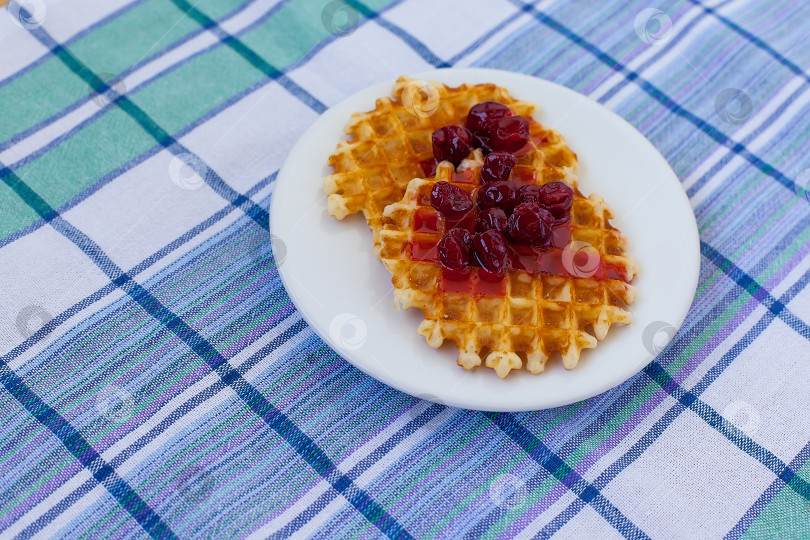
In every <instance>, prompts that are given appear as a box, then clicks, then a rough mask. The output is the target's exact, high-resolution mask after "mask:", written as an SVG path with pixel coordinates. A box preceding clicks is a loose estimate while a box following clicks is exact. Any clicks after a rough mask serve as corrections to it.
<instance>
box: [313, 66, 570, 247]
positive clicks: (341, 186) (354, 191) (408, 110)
mask: <svg viewBox="0 0 810 540" xmlns="http://www.w3.org/2000/svg"><path fill="white" fill-rule="evenodd" d="M392 96H393V99H390V98H387V97H384V98H380V99H378V100H377V103H376V108H375V109H374V110H373V111H370V112H363V113H355V114H353V115H352V117H351V120H350V121H349V123H348V125H347V126H346V133H347V135H348V140H346V141H341V142H340V143H339V144H338V145H337V148H336V149H335V153H334V154H332V155H331V156H330V157H329V165H331V166H332V167H333V168H334V173H333V174H331V175H329V176H327V177H326V178H325V179H324V183H323V187H324V191H325V192H326V194H327V195H328V196H329V199H328V209H329V214H330V215H333V216H335V217H336V218H338V219H343V218H345V217H346V216H348V215H350V214H354V213H356V212H362V213H363V215H365V217H366V221H367V222H368V224H369V226H370V227H371V230H372V234H373V237H374V252H375V253H376V254H377V255H378V256H379V247H380V246H379V234H380V230H381V229H382V213H383V209H384V208H385V207H386V206H387V205H389V204H391V203H394V202H397V201H399V200H400V199H401V198H402V195H403V194H404V193H405V188H406V187H407V185H408V182H410V181H411V180H412V179H413V178H421V177H423V176H427V175H428V171H427V169H423V167H422V164H423V163H425V164H426V165H425V166H426V167H427V163H428V162H430V163H432V160H433V146H432V141H431V135H432V134H433V132H434V131H435V130H436V129H438V128H440V127H442V126H445V125H449V124H463V122H464V120H465V119H466V116H467V112H468V111H469V110H470V107H472V106H473V105H475V104H477V103H480V102H482V101H498V102H500V103H503V104H504V105H507V106H509V107H510V108H512V110H513V111H515V113H516V114H519V115H522V116H525V117H526V118H531V113H532V112H533V111H534V109H535V106H534V104H532V103H529V102H526V101H518V100H515V99H514V98H512V96H510V95H509V92H508V91H507V90H506V89H504V88H501V87H498V86H495V85H494V84H477V85H474V86H468V85H461V86H459V87H457V88H449V87H447V86H445V85H443V84H441V83H436V82H431V83H424V82H421V81H417V80H414V79H411V78H410V77H405V76H403V77H400V78H399V79H398V80H397V82H396V84H395V85H394V88H393V91H392ZM577 166H578V163H577V158H576V155H575V154H574V153H573V152H571V150H570V149H569V148H568V147H567V146H566V144H565V141H564V139H563V138H562V136H561V135H560V134H559V133H557V132H556V131H553V130H550V129H546V128H544V127H543V126H541V125H540V124H538V123H536V122H532V125H531V139H530V144H529V145H528V147H527V148H526V149H525V151H524V152H522V153H521V154H520V155H519V156H518V166H517V167H516V169H515V174H525V175H532V174H536V175H537V176H538V177H540V178H542V179H543V180H544V181H546V182H548V181H551V180H565V181H567V182H568V183H569V184H571V185H572V186H576V176H575V175H576V170H577ZM541 183H542V182H541Z"/></svg>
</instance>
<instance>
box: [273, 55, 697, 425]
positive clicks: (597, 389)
mask: <svg viewBox="0 0 810 540" xmlns="http://www.w3.org/2000/svg"><path fill="white" fill-rule="evenodd" d="M466 73H469V74H470V75H472V76H473V78H477V79H483V78H487V79H490V82H493V83H494V84H497V85H499V86H507V85H506V84H501V83H500V82H498V80H497V79H498V77H504V76H506V77H507V78H513V77H514V78H522V79H527V83H531V84H536V83H537V82H540V83H542V84H547V85H551V86H553V87H556V91H561V92H563V93H569V94H572V95H574V96H577V97H578V98H580V99H585V100H588V101H590V102H591V104H592V105H596V106H598V107H599V108H600V109H602V111H603V112H605V113H608V116H610V117H612V121H614V122H620V123H622V124H624V125H625V127H629V128H630V129H631V130H633V131H635V132H636V133H637V134H638V135H639V137H640V140H642V141H644V143H645V144H646V145H647V146H648V150H650V151H652V152H654V153H655V154H656V156H657V157H658V158H659V159H660V161H661V163H663V164H665V165H666V167H667V168H668V169H669V172H671V175H672V178H673V179H674V180H676V181H677V183H678V187H679V190H678V193H679V197H680V199H681V201H680V202H681V203H683V204H685V205H686V206H687V207H689V209H690V212H689V213H690V215H691V219H690V220H689V231H684V232H683V235H684V236H688V237H689V243H690V244H693V245H694V247H695V248H696V250H695V251H696V253H695V255H696V256H695V261H696V264H695V265H694V268H693V269H692V275H691V276H690V278H691V279H689V281H690V283H689V289H688V290H689V291H691V294H690V295H689V300H688V302H686V301H683V302H682V304H681V308H680V309H679V310H678V313H679V315H678V317H677V321H676V322H673V323H672V324H671V326H673V327H674V328H675V329H676V330H680V328H682V327H683V324H684V321H685V320H686V317H687V315H688V313H689V310H690V309H691V306H692V304H693V302H694V300H695V293H696V292H697V287H698V284H699V278H700V234H699V229H698V225H697V220H696V217H695V214H694V210H693V209H692V207H691V203H690V202H689V198H688V196H687V194H686V192H685V190H684V189H683V184H682V183H681V182H680V180H679V177H678V175H677V174H676V173H675V171H674V170H673V169H672V166H671V165H670V164H669V162H668V161H667V160H666V158H665V157H664V156H663V155H662V154H661V152H660V151H659V150H658V148H656V147H655V145H653V144H652V142H651V141H650V140H649V139H647V137H646V136H645V135H644V134H643V133H642V132H641V131H639V130H638V129H637V128H636V127H635V126H633V125H632V124H631V123H630V122H628V121H627V120H625V119H624V118H623V117H621V116H620V115H618V114H617V113H616V112H614V111H612V110H611V109H609V108H607V107H606V106H604V105H602V104H601V103H599V102H598V101H595V100H593V99H591V98H590V97H589V96H586V95H584V94H581V93H579V92H577V91H576V90H573V89H571V88H568V87H566V86H564V85H561V84H559V83H556V82H553V81H550V80H547V79H542V78H540V77H535V76H532V75H527V74H524V73H519V72H513V71H507V70H499V69H492V68H478V67H465V68H452V67H451V68H440V69H432V70H427V71H421V72H416V73H408V74H407V75H409V76H410V77H413V78H415V79H420V80H427V81H433V80H436V81H438V82H442V78H443V77H444V76H450V77H452V76H454V75H458V76H459V77H464V75H465V74H466ZM395 82H396V79H395V78H391V79H387V80H384V81H380V82H377V83H374V84H371V85H369V86H366V87H364V88H361V89H359V90H357V91H356V92H353V93H352V94H350V95H348V96H347V97H345V98H343V99H342V100H340V101H339V102H337V103H335V104H334V105H332V106H330V107H329V108H328V109H327V110H326V111H324V112H323V113H322V114H320V115H319V116H318V117H317V118H316V119H315V121H314V122H313V123H312V124H311V125H310V126H309V127H307V129H306V130H304V132H303V133H302V134H301V135H300V136H299V138H298V139H297V140H296V142H295V144H294V145H293V146H292V147H291V148H290V150H289V152H288V153H287V156H286V157H285V160H284V163H283V165H282V166H281V168H280V169H279V171H278V175H277V178H276V182H275V184H276V185H275V187H274V189H273V193H272V196H271V201H270V214H269V223H268V225H269V232H270V233H271V235H272V234H273V231H275V230H278V226H277V220H278V219H279V218H278V217H277V216H278V215H279V212H277V211H276V208H277V205H280V204H282V203H280V202H279V201H280V200H281V199H280V198H278V197H276V193H277V192H278V188H279V186H283V185H286V184H284V181H285V180H284V179H285V178H286V177H287V176H288V175H289V168H290V167H291V160H290V157H291V156H293V155H294V154H295V153H296V150H297V149H298V148H299V146H301V145H302V144H303V143H304V142H306V141H307V140H308V139H309V137H310V136H311V135H312V134H313V133H317V132H318V131H319V128H321V126H322V125H323V124H326V123H327V122H328V121H329V119H330V117H331V115H333V114H335V112H334V111H335V110H337V111H338V112H340V109H342V108H345V106H346V104H347V103H350V102H353V101H355V100H357V99H358V97H359V96H360V95H362V94H366V93H370V92H371V91H372V90H373V89H377V88H380V89H381V90H380V92H379V93H378V94H377V97H378V98H379V97H384V96H387V95H389V93H390V88H392V87H393V85H394V83H395ZM446 84H455V83H446ZM472 84H476V83H472ZM352 112H356V111H352ZM349 114H351V113H349ZM346 122H348V116H347V117H346ZM337 142H338V141H335V144H337ZM285 173H286V174H285ZM319 180H322V178H319ZM687 233H688V234H687ZM271 249H272V250H273V256H274V258H275V257H276V256H277V255H279V254H278V253H277V249H279V248H277V245H276V243H274V242H271ZM375 260H376V258H375ZM276 269H277V271H278V274H279V277H280V279H281V282H282V284H283V286H284V289H285V292H286V293H287V295H288V296H289V298H290V300H291V302H292V303H293V305H294V306H295V308H296V310H297V311H298V312H299V313H300V315H301V316H302V318H303V319H304V320H305V321H306V322H307V324H308V326H309V327H310V328H311V329H312V331H313V332H314V333H315V334H316V335H318V337H320V338H321V339H322V340H323V341H324V342H325V343H326V344H327V345H328V346H329V347H330V348H331V349H332V350H333V351H335V352H336V353H337V354H338V356H340V357H341V358H342V359H344V360H346V361H347V362H349V363H350V364H351V365H353V366H354V367H356V368H357V369H358V370H360V371H361V372H363V373H364V374H366V375H368V376H369V377H371V378H373V379H375V380H376V381H379V382H381V383H382V384H385V385H386V386H389V387H391V388H394V389H396V390H398V391H400V392H403V393H406V394H408V395H411V396H414V397H419V398H421V399H426V400H429V401H434V402H436V403H440V404H442V405H446V406H451V407H458V408H465V409H469V410H480V411H491V412H521V411H536V410H544V409H549V408H554V407H559V406H564V405H569V404H572V403H577V402H580V401H583V400H585V399H589V398H591V397H594V396H598V395H600V394H602V393H604V392H606V391H608V390H610V389H612V388H615V387H617V386H620V385H621V384H623V383H625V382H626V381H627V380H629V379H631V378H632V377H634V376H636V375H637V374H638V373H640V372H641V371H642V370H643V369H644V368H645V367H646V366H647V365H649V364H650V363H651V362H652V361H653V360H655V358H657V356H658V354H650V355H648V356H647V357H646V358H645V359H643V360H640V361H639V362H637V363H636V364H634V365H633V366H632V368H631V369H630V370H629V375H627V376H626V377H624V378H622V379H621V380H619V381H613V380H611V381H610V382H607V383H604V384H597V385H594V386H592V387H590V388H589V389H588V390H587V391H584V392H579V393H577V392H571V394H570V396H569V397H570V399H558V400H551V401H549V402H548V403H547V404H544V405H542V406H539V407H538V406H537V404H534V403H532V404H527V406H526V407H509V408H491V407H482V406H480V405H466V404H463V402H465V401H468V400H464V399H459V400H456V403H448V402H446V401H444V400H441V399H440V398H437V397H436V396H432V395H425V394H424V392H422V393H420V392H419V390H418V389H413V388H410V387H409V385H406V384H402V383H401V382H400V381H398V380H393V381H392V380H390V379H389V378H386V377H383V376H380V374H379V373H374V372H372V370H370V369H369V367H370V366H369V365H368V363H367V362H359V361H357V360H356V359H355V358H352V354H350V353H351V352H352V351H347V350H346V349H345V348H342V347H340V346H339V345H338V344H336V343H335V342H334V340H333V339H332V337H331V336H330V335H329V333H328V332H327V331H325V329H321V328H320V327H319V325H318V324H316V323H315V322H314V320H313V318H312V317H311V314H310V313H309V309H306V308H302V305H304V306H306V305H308V304H306V303H303V302H301V301H300V297H299V295H298V291H297V289H296V288H295V287H294V286H291V281H290V277H289V276H288V274H287V272H288V269H284V265H283V264H281V265H278V266H276ZM392 311H394V310H392ZM395 313H396V312H395ZM676 333H677V332H672V334H671V335H668V336H667V339H666V342H665V343H663V344H661V345H660V351H663V350H664V349H665V348H666V347H667V346H668V345H669V343H670V342H671V341H672V339H673V338H674V336H675V334H676ZM425 347H426V350H428V351H432V350H434V349H431V348H430V347H428V346H427V345H426V344H425ZM660 351H659V354H660ZM458 369H463V368H461V367H458ZM575 369H576V368H575ZM467 373H470V372H467ZM472 373H474V372H472ZM541 376H542V375H541ZM431 398H436V399H431ZM458 403H462V404H461V405H459V404H458Z"/></svg>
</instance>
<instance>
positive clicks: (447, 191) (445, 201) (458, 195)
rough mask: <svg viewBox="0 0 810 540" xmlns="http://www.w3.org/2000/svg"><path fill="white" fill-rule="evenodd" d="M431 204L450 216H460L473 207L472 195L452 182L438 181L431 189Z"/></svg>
mask: <svg viewBox="0 0 810 540" xmlns="http://www.w3.org/2000/svg"><path fill="white" fill-rule="evenodd" d="M430 205H431V206H432V207H433V208H435V209H436V210H438V211H439V212H441V213H443V214H446V215H447V216H449V217H459V216H461V215H462V214H464V213H466V212H469V211H470V210H471V209H472V207H473V202H472V199H471V198H470V195H469V194H468V193H467V192H466V191H464V190H463V189H461V188H460V187H458V186H454V185H453V184H451V183H450V182H436V183H435V184H433V189H431V190H430Z"/></svg>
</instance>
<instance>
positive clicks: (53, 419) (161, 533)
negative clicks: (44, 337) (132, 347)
mask: <svg viewBox="0 0 810 540" xmlns="http://www.w3.org/2000/svg"><path fill="white" fill-rule="evenodd" d="M0 373H2V374H0V381H1V382H2V384H3V386H4V387H5V389H6V390H8V392H9V394H11V395H12V396H14V398H15V399H16V400H17V401H19V402H20V404H21V405H22V406H23V407H25V409H26V410H27V411H28V412H29V413H31V415H32V416H34V417H35V418H36V419H37V420H38V421H39V422H40V423H42V425H43V426H45V427H47V428H48V429H49V430H50V431H51V432H53V434H54V435H56V436H57V437H58V438H59V440H60V441H61V442H62V444H63V445H64V446H65V448H67V449H68V450H69V451H70V453H71V454H73V455H74V456H75V457H76V459H77V460H78V461H79V462H80V463H81V464H82V465H83V466H84V467H85V468H87V469H88V470H89V471H90V472H91V473H92V474H93V478H95V480H96V482H98V483H99V484H102V485H104V486H105V487H106V488H107V490H108V491H109V492H110V494H111V495H112V496H113V497H115V499H116V500H117V501H118V502H119V504H120V505H121V507H122V508H123V509H124V510H126V511H127V512H128V513H129V514H130V515H131V516H132V517H133V519H135V520H136V521H137V522H138V523H139V524H140V525H141V527H143V529H144V531H146V532H147V533H148V534H149V535H150V536H152V537H153V538H176V536H175V534H174V533H173V532H172V530H171V528H169V526H168V525H167V524H166V523H164V522H163V521H162V520H161V519H160V516H158V515H157V514H156V513H155V511H154V510H152V508H150V507H149V505H148V504H146V503H145V502H144V501H143V499H141V497H140V496H139V495H138V494H137V493H135V491H134V490H133V489H132V487H131V486H130V485H129V484H127V483H126V482H125V481H124V480H122V479H121V478H120V477H119V476H118V474H116V472H115V471H114V470H113V468H112V467H111V466H110V464H108V463H106V462H105V461H104V460H103V459H102V458H101V456H100V455H99V454H98V452H96V451H95V450H94V449H93V447H92V446H91V445H90V443H88V442H87V440H86V439H85V438H84V437H82V435H81V434H80V433H79V432H78V431H76V430H75V429H74V428H73V426H71V425H70V424H69V423H68V422H67V421H65V419H64V418H62V416H60V415H59V413H57V412H56V411H55V410H53V409H52V408H51V407H49V406H48V405H47V404H45V403H44V402H43V401H42V400H41V399H40V398H39V397H38V396H37V395H36V394H35V393H34V392H32V391H31V389H30V388H28V386H26V385H25V383H24V382H23V381H22V380H21V379H20V378H19V377H18V376H16V375H15V374H14V372H13V371H11V370H10V369H9V368H8V364H6V363H5V362H3V363H1V364H0Z"/></svg>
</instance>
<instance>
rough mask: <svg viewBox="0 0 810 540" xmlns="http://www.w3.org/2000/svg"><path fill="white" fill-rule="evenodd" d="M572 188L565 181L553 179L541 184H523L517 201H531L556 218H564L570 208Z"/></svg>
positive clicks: (572, 194)
mask: <svg viewBox="0 0 810 540" xmlns="http://www.w3.org/2000/svg"><path fill="white" fill-rule="evenodd" d="M573 200H574V190H573V189H571V186H569V185H568V184H566V183H565V182H560V181H554V182H549V183H548V184H543V185H542V186H523V187H522V188H520V191H519V192H518V203H524V202H532V203H535V204H539V205H540V206H542V207H544V208H546V209H547V210H548V211H549V212H551V214H552V215H553V216H554V217H555V218H556V219H564V218H566V217H567V215H568V211H569V210H570V209H571V203H572V202H573Z"/></svg>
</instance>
